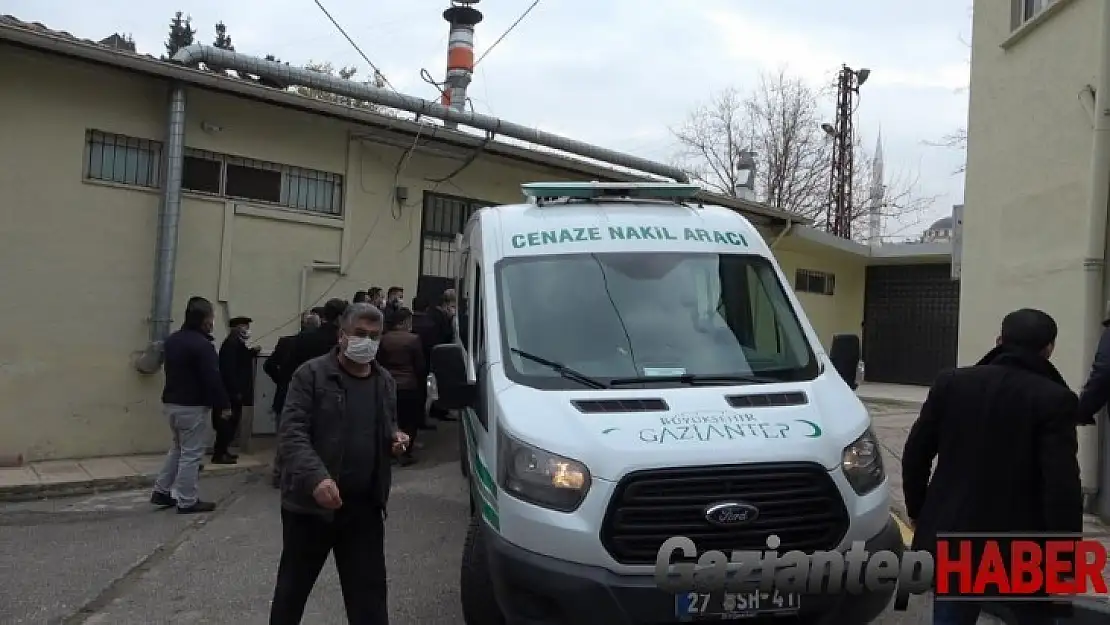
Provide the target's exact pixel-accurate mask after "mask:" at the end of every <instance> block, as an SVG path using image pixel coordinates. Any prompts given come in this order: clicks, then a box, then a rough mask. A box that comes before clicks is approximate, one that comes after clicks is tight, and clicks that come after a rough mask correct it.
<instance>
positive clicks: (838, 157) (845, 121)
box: [822, 65, 871, 239]
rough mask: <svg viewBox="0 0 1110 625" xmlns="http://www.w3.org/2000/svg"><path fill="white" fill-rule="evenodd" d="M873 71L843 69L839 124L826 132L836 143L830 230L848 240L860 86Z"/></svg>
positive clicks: (839, 82)
mask: <svg viewBox="0 0 1110 625" xmlns="http://www.w3.org/2000/svg"><path fill="white" fill-rule="evenodd" d="M870 75H871V70H869V69H861V70H859V71H856V70H854V69H852V68H850V67H848V66H847V65H844V66H842V67H841V68H840V73H839V74H838V76H837V89H836V123H835V124H824V125H822V128H823V129H824V130H825V132H826V133H828V134H829V136H830V137H832V139H833V152H832V171H831V172H830V176H829V205H828V213H827V217H826V224H825V226H826V229H827V230H828V232H830V233H831V234H834V235H836V236H838V237H843V238H845V239H850V238H851V237H852V176H853V174H854V173H855V130H854V128H853V127H852V117H853V115H854V114H855V112H856V98H857V97H858V96H859V88H860V86H861V85H862V84H863V83H864V82H865V81H866V80H867V77H868V76H870Z"/></svg>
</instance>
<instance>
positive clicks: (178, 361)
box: [150, 297, 231, 514]
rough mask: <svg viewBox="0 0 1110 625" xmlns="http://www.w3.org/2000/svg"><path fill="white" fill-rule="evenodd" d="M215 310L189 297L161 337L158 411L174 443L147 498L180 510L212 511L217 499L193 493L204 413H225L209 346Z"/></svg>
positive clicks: (225, 399)
mask: <svg viewBox="0 0 1110 625" xmlns="http://www.w3.org/2000/svg"><path fill="white" fill-rule="evenodd" d="M215 317H216V314H215V311H214V310H213V308H212V303H211V302H209V301H208V300H206V299H204V298H203V297H193V298H191V299H190V300H189V304H188V306H187V307H186V309H185V323H184V324H182V326H181V329H180V330H178V331H177V332H174V333H173V334H171V335H170V336H169V337H167V338H166V341H165V343H164V344H163V350H164V355H165V363H164V365H163V366H164V369H165V374H166V383H165V387H164V388H163V390H162V413H163V415H165V417H166V419H167V420H168V421H169V426H170V429H171V430H172V432H173V445H172V446H171V447H170V450H169V452H168V453H166V461H165V463H164V465H163V466H162V470H161V472H159V474H158V479H157V480H156V481H155V482H154V491H153V492H152V493H151V495H150V503H152V504H154V505H156V506H158V507H160V508H170V507H175V506H176V507H177V511H178V513H180V514H191V513H196V512H211V511H212V510H215V509H216V504H214V503H212V502H209V501H202V500H201V499H200V498H199V497H198V495H197V478H198V475H199V473H200V461H201V458H202V457H203V456H204V446H205V444H206V443H207V442H208V441H207V439H208V427H207V424H206V417H207V416H208V413H209V411H211V412H212V414H213V415H219V416H223V417H229V416H230V414H231V411H230V407H229V401H228V397H227V391H226V390H225V389H224V385H223V381H222V380H221V379H220V369H219V362H218V360H217V358H216V350H214V349H213V348H212V326H213V323H214V320H215Z"/></svg>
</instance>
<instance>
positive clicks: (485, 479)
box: [463, 408, 497, 507]
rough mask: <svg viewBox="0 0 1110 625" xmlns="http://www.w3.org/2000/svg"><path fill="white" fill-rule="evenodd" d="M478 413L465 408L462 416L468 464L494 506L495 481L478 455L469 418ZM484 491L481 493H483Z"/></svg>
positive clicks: (476, 443)
mask: <svg viewBox="0 0 1110 625" xmlns="http://www.w3.org/2000/svg"><path fill="white" fill-rule="evenodd" d="M477 418H478V415H477V414H475V413H474V411H473V410H472V409H470V408H467V409H466V414H465V415H464V418H463V430H464V431H465V432H466V441H467V453H468V455H469V456H470V461H471V462H470V466H471V468H473V469H474V474H475V476H476V477H477V478H478V483H479V484H480V485H481V486H482V487H483V489H482V490H485V491H486V492H487V493H488V494H489V496H490V500H491V501H490V503H491V504H493V506H494V507H496V506H497V482H496V481H494V479H493V476H492V475H490V472H489V468H488V467H486V465H485V464H484V463H483V462H482V459H481V458H480V457H478V440H477V438H476V437H475V436H474V424H473V423H472V422H471V419H477ZM485 494H486V493H483V495H485Z"/></svg>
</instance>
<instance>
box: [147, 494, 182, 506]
mask: <svg viewBox="0 0 1110 625" xmlns="http://www.w3.org/2000/svg"><path fill="white" fill-rule="evenodd" d="M150 503H152V504H154V505H156V506H158V507H159V508H172V507H174V506H176V505H177V500H176V499H174V498H173V495H170V494H169V493H159V492H157V491H155V492H153V493H151V494H150Z"/></svg>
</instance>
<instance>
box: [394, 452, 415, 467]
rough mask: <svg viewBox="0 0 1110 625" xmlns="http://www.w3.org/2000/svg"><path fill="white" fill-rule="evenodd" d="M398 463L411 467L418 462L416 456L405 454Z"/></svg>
mask: <svg viewBox="0 0 1110 625" xmlns="http://www.w3.org/2000/svg"><path fill="white" fill-rule="evenodd" d="M398 464H400V465H401V466H402V467H411V466H412V465H414V464H416V456H409V455H404V456H401V458H400V459H399V460H398Z"/></svg>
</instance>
